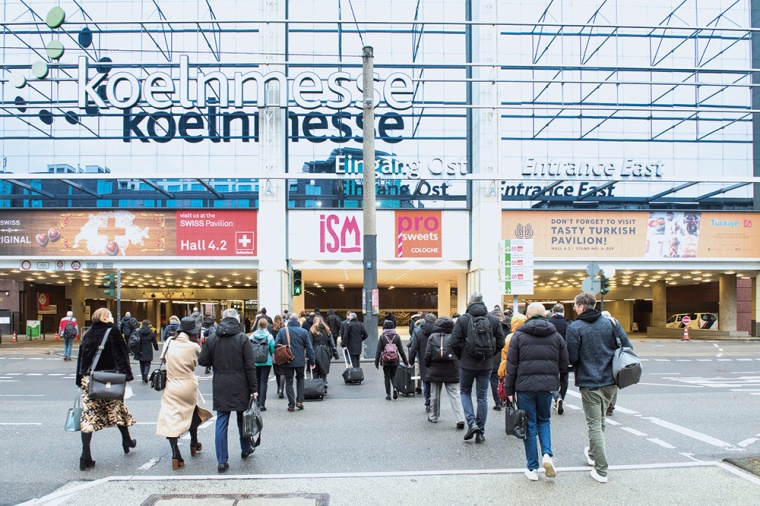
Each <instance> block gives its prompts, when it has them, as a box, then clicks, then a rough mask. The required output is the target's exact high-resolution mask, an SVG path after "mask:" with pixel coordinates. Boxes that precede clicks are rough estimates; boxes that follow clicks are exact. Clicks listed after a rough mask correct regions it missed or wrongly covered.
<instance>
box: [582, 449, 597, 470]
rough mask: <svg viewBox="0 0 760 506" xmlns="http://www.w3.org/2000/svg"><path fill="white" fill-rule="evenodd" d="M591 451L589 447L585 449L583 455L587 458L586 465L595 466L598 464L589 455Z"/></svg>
mask: <svg viewBox="0 0 760 506" xmlns="http://www.w3.org/2000/svg"><path fill="white" fill-rule="evenodd" d="M590 450H591V448H589V447H588V446H587V447H586V448H584V449H583V454H584V455H585V456H586V464H588V465H590V466H595V465H596V462H595V461H594V459H592V458H591V455H589V451H590Z"/></svg>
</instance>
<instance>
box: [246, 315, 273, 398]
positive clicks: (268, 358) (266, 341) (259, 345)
mask: <svg viewBox="0 0 760 506" xmlns="http://www.w3.org/2000/svg"><path fill="white" fill-rule="evenodd" d="M256 327H257V328H256V330H255V331H254V332H253V334H251V337H250V340H251V344H252V345H253V359H254V360H255V361H256V383H257V384H258V386H259V399H258V402H259V407H260V408H261V411H266V410H267V408H266V406H265V404H266V402H267V384H268V383H269V371H270V370H271V369H272V356H273V355H274V338H273V337H272V334H271V332H269V330H267V329H268V328H269V322H268V321H267V319H266V318H263V317H262V318H259V321H258V323H257V324H256Z"/></svg>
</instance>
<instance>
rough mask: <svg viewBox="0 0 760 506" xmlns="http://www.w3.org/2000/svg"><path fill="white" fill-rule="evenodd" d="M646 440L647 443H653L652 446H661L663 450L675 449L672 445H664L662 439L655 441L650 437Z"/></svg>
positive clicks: (655, 439)
mask: <svg viewBox="0 0 760 506" xmlns="http://www.w3.org/2000/svg"><path fill="white" fill-rule="evenodd" d="M647 439H648V440H649V441H651V442H653V443H654V444H656V445H660V446H662V447H663V448H667V449H668V450H675V449H676V447H675V446H673V445H672V444H670V443H666V442H665V441H663V440H662V439H657V438H656V437H650V438H647Z"/></svg>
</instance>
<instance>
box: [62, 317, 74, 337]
mask: <svg viewBox="0 0 760 506" xmlns="http://www.w3.org/2000/svg"><path fill="white" fill-rule="evenodd" d="M76 335H77V327H76V325H74V322H73V321H71V320H69V321H68V323H66V326H65V327H64V328H63V336H62V337H63V338H64V339H70V338H72V337H76Z"/></svg>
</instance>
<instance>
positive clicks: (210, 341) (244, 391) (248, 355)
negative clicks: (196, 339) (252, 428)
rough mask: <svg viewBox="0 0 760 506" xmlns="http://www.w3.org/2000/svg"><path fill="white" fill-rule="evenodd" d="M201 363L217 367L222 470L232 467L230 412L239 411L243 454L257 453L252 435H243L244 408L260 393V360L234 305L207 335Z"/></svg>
mask: <svg viewBox="0 0 760 506" xmlns="http://www.w3.org/2000/svg"><path fill="white" fill-rule="evenodd" d="M198 364H200V365H202V366H205V367H209V366H213V368H214V379H213V382H212V391H213V393H214V411H216V412H217V413H216V436H215V442H216V460H217V462H218V464H219V467H218V471H219V472H220V473H224V472H226V471H227V469H229V468H230V465H229V464H228V463H227V460H228V459H229V455H228V453H227V428H228V426H229V422H230V413H231V412H232V411H236V412H237V424H238V432H239V433H240V450H241V454H240V456H241V457H242V458H244V459H245V458H248V456H249V455H251V454H252V453H253V445H252V444H251V438H244V437H243V411H245V410H246V409H248V402H249V399H250V398H251V395H253V397H254V398H256V397H258V388H257V384H256V360H255V359H254V357H253V345H252V344H251V341H249V340H248V336H246V335H245V333H244V332H243V327H242V326H241V325H240V315H239V314H238V312H237V310H236V309H234V308H229V309H225V310H224V312H223V313H222V321H221V322H219V324H218V325H217V326H216V334H214V335H213V336H210V337H208V338H207V339H206V342H205V344H204V345H203V347H202V348H201V355H200V357H199V358H198Z"/></svg>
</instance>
